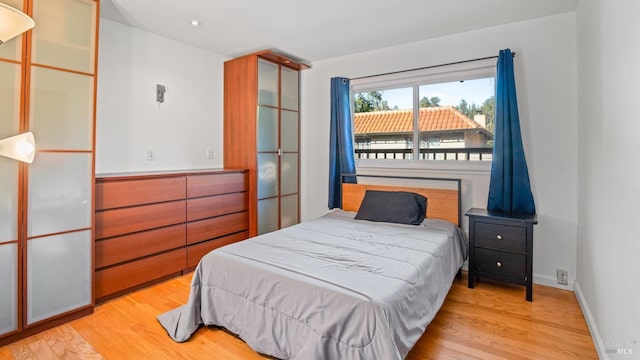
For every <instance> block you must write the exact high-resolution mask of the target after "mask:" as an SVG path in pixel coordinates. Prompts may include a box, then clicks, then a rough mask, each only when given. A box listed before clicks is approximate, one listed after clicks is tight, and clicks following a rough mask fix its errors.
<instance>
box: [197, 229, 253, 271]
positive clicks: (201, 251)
mask: <svg viewBox="0 0 640 360" xmlns="http://www.w3.org/2000/svg"><path fill="white" fill-rule="evenodd" d="M247 238H249V232H248V231H243V232H240V233H237V234H233V235H227V236H223V237H221V238H217V239H213V240H209V241H205V242H201V243H199V244H195V245H190V246H188V247H187V268H188V269H191V268H194V267H195V266H196V265H198V262H199V261H200V259H201V258H202V257H203V256H205V255H207V254H208V253H209V252H210V251H211V250H214V249H217V248H219V247H222V246H225V245H228V244H232V243H234V242H237V241H240V240H245V239H247Z"/></svg>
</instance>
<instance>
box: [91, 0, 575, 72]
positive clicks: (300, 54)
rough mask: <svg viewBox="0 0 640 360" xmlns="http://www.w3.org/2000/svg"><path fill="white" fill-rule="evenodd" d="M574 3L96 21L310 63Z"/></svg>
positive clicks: (350, 0) (432, 3)
mask: <svg viewBox="0 0 640 360" xmlns="http://www.w3.org/2000/svg"><path fill="white" fill-rule="evenodd" d="M578 1H579V0H396V1H389V0H314V1H309V0H275V1H262V0H102V1H101V4H102V5H101V16H103V17H105V18H107V19H111V20H114V21H118V22H121V23H124V24H128V25H130V26H133V27H136V28H139V29H142V30H146V31H149V32H152V33H156V34H159V35H163V36H166V37H168V38H172V39H175V40H179V41H181V42H184V43H188V44H192V45H195V46H198V47H201V48H205V49H208V50H211V51H213V52H215V53H217V54H219V55H224V56H228V57H236V56H240V55H244V54H248V53H251V52H254V51H258V50H264V49H277V50H279V51H280V52H283V53H285V54H289V55H291V56H294V57H295V58H297V59H300V60H303V61H305V62H308V63H311V62H313V61H318V60H323V59H328V58H333V57H338V56H343V55H348V54H353V53H359V52H363V51H367V50H373V49H378V48H383V47H388V46H393V45H399V44H404V43H409V42H414V41H420V40H424V39H429V38H434V37H438V36H443V35H447V34H453V33H458V32H463V31H469V30H474V29H480V28H483V27H487V26H493V25H499V24H505V23H510V22H515V21H522V20H526V19H532V18H537V17H543V16H549V15H553V14H557V13H562V12H567V11H572V10H574V9H575V8H576V6H577V4H578ZM192 19H197V20H199V21H201V22H202V25H201V26H199V27H193V26H192V25H191V24H190V21H191V20H192Z"/></svg>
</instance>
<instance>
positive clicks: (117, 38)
mask: <svg viewBox="0 0 640 360" xmlns="http://www.w3.org/2000/svg"><path fill="white" fill-rule="evenodd" d="M226 59H227V58H225V57H223V56H220V55H217V54H214V53H212V52H209V51H206V50H202V49H199V48H196V47H193V46H190V45H186V44H184V43H180V42H177V41H174V40H171V39H168V38H165V37H161V36H158V35H155V34H152V33H149V32H145V31H141V30H138V29H134V28H132V27H129V26H125V25H122V24H120V23H117V22H114V21H110V20H107V19H104V18H101V19H100V50H99V59H98V98H97V101H98V103H97V108H98V109H97V124H96V172H97V173H112V172H126V171H148V170H181V169H196V168H215V167H222V149H223V147H222V139H223V136H222V131H223V127H222V123H223V121H222V116H223V113H222V101H223V96H222V91H223V63H224V61H225V60H226ZM156 84H163V85H165V86H166V89H167V92H166V93H165V102H164V103H158V102H156V93H155V91H156V90H155V89H156ZM147 148H153V149H155V153H156V160H154V161H147V160H146V149H147ZM207 148H212V149H213V152H214V158H213V159H212V160H208V159H207V157H206V150H207Z"/></svg>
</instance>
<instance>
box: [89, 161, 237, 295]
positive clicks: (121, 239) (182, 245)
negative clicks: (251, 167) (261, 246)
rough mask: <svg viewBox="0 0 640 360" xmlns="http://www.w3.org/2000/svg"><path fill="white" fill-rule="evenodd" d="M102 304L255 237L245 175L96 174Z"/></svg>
mask: <svg viewBox="0 0 640 360" xmlns="http://www.w3.org/2000/svg"><path fill="white" fill-rule="evenodd" d="M95 194H96V199H95V204H96V213H95V239H96V240H95V277H94V281H95V284H94V285H95V286H94V288H95V299H96V302H101V301H104V300H107V299H109V298H112V297H115V296H118V295H121V294H123V293H125V292H127V291H131V290H134V289H137V288H140V287H142V286H145V285H147V284H150V283H153V282H156V281H158V280H162V279H165V278H168V277H171V276H175V275H178V274H181V273H184V272H186V271H189V270H192V269H193V268H195V266H196V265H197V264H198V261H200V258H201V257H202V256H203V255H205V254H206V253H208V252H209V251H211V250H213V249H215V248H218V247H220V246H223V245H226V244H230V243H233V242H236V241H240V240H244V239H246V238H248V236H249V232H248V229H249V216H248V176H247V171H246V170H222V169H220V170H197V171H182V172H162V173H158V172H154V173H128V174H126V173H125V174H108V175H98V176H96V187H95Z"/></svg>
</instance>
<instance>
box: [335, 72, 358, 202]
mask: <svg viewBox="0 0 640 360" xmlns="http://www.w3.org/2000/svg"><path fill="white" fill-rule="evenodd" d="M329 141H330V144H329V209H333V208H339V207H342V188H341V174H355V173H356V161H355V158H354V154H353V131H352V126H351V98H350V96H349V79H346V78H340V77H335V78H332V79H331V134H330V140H329ZM344 181H345V182H350V183H355V182H356V179H355V177H345V179H344Z"/></svg>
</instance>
